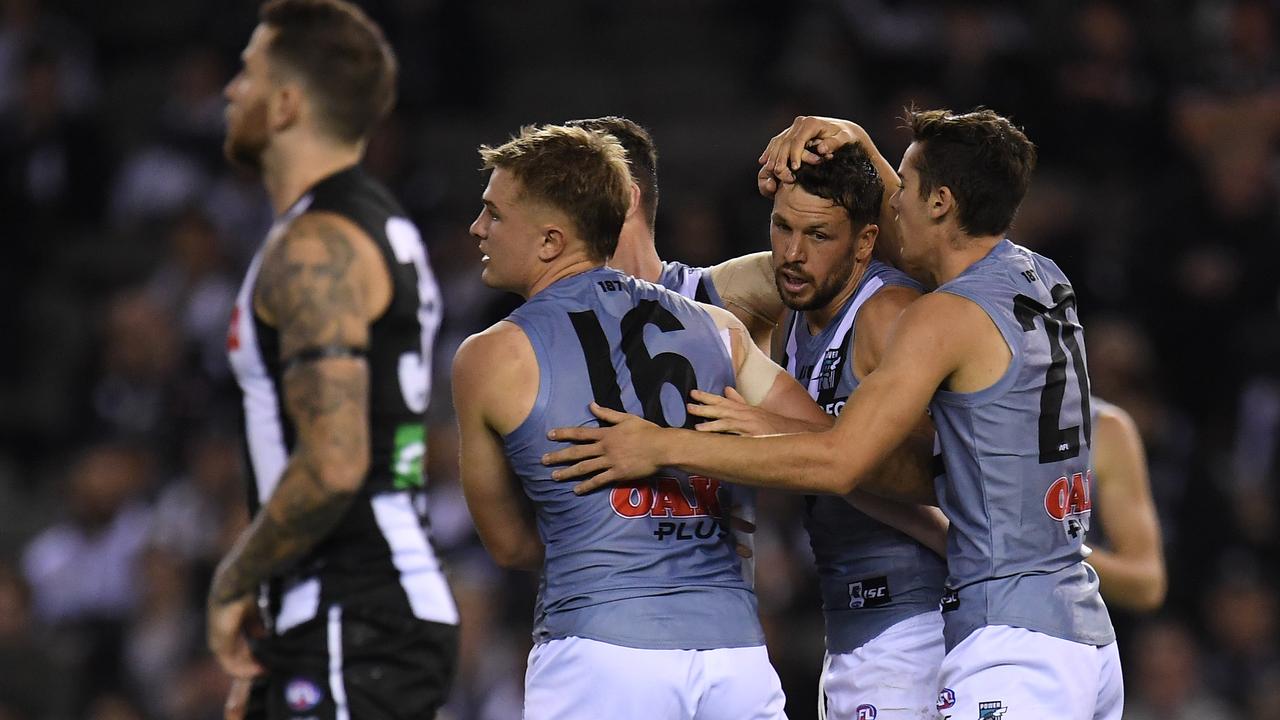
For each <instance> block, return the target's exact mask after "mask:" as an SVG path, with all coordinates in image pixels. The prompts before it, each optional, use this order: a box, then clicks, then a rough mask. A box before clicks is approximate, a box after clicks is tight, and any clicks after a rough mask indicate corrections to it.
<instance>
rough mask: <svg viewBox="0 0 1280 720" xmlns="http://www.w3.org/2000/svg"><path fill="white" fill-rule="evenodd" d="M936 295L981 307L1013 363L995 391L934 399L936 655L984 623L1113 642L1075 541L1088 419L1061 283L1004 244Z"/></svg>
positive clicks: (1080, 537)
mask: <svg viewBox="0 0 1280 720" xmlns="http://www.w3.org/2000/svg"><path fill="white" fill-rule="evenodd" d="M936 292H945V293H951V294H954V295H958V296H960V297H963V298H967V299H968V300H970V301H972V302H974V303H975V304H977V305H978V306H979V307H981V308H982V310H983V311H984V312H986V314H987V315H988V316H989V317H990V318H991V321H992V322H993V323H994V324H995V326H996V328H998V329H999V331H1000V334H1001V336H1002V337H1003V338H1004V341H1005V343H1006V344H1007V345H1008V347H1009V350H1010V352H1011V354H1012V357H1011V358H1010V360H1009V367H1008V368H1007V369H1006V370H1005V373H1004V375H1003V376H1001V378H1000V379H999V380H997V381H996V383H995V384H994V385H992V386H991V387H988V388H986V389H983V390H980V391H978V392H974V393H954V392H947V391H941V390H940V391H938V393H937V394H935V395H934V398H933V402H932V403H931V410H932V413H933V421H934V424H935V425H936V426H937V430H938V440H939V442H940V444H941V447H942V461H943V464H944V466H945V467H946V475H945V477H943V478H941V479H939V480H938V481H937V486H938V500H939V502H940V504H941V506H942V509H943V511H944V512H945V513H946V514H947V517H948V518H950V520H951V533H950V536H949V537H948V544H947V563H948V571H949V577H948V579H947V586H948V593H947V594H946V595H945V596H944V597H943V604H942V611H943V618H944V619H945V621H946V641H947V649H948V650H950V649H951V648H954V647H955V646H956V645H958V644H959V643H960V641H962V640H963V639H964V638H965V637H967V636H968V635H969V633H971V632H973V631H974V630H976V629H978V628H980V627H983V626H986V625H1009V626H1012V627H1018V628H1025V629H1027V630H1034V631H1036V632H1040V633H1044V634H1046V635H1051V636H1053V637H1057V638H1061V639H1064V640H1071V641H1073V642H1079V643H1087V644H1090V645H1106V644H1109V643H1111V642H1112V641H1114V640H1115V633H1114V631H1113V630H1112V627H1111V620H1110V618H1109V617H1108V615H1107V609H1106V607H1105V606H1104V605H1103V603H1102V598H1101V596H1100V595H1099V594H1098V575H1097V573H1096V572H1094V570H1093V568H1091V567H1089V566H1088V565H1086V564H1085V563H1084V562H1083V560H1084V552H1083V550H1082V546H1083V544H1084V535H1085V531H1086V530H1088V528H1089V516H1090V512H1091V507H1092V503H1091V501H1090V487H1089V484H1090V481H1091V480H1092V477H1091V474H1090V455H1089V443H1090V441H1091V436H1090V430H1091V427H1090V425H1091V418H1090V412H1089V376H1088V372H1087V371H1086V367H1085V349H1084V336H1083V332H1082V329H1081V327H1080V321H1079V318H1078V315H1077V313H1076V307H1075V292H1074V291H1073V290H1072V288H1071V283H1070V281H1069V280H1067V278H1066V276H1065V275H1063V273H1062V271H1061V270H1059V269H1058V266H1057V265H1056V264H1054V262H1053V261H1052V260H1049V259H1048V258H1046V257H1043V256H1041V255H1038V254H1036V253H1033V252H1031V251H1030V250H1027V249H1026V248H1023V247H1020V246H1018V245H1015V244H1013V243H1012V242H1010V241H1009V240H1007V239H1006V240H1003V241H1001V242H1000V243H999V244H998V245H996V246H995V247H994V248H993V249H992V250H991V251H990V252H989V253H988V254H987V255H986V256H985V257H983V258H982V259H981V260H979V261H978V262H976V263H974V264H973V265H971V266H970V267H969V268H968V269H966V270H965V271H964V272H963V273H961V274H960V275H959V276H957V277H956V278H954V279H952V280H951V281H949V282H947V283H945V284H943V285H942V286H941V287H939V288H938V289H937V290H936Z"/></svg>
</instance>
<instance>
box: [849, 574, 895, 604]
mask: <svg viewBox="0 0 1280 720" xmlns="http://www.w3.org/2000/svg"><path fill="white" fill-rule="evenodd" d="M889 600H890V598H889V578H887V577H884V576H883V575H882V576H880V577H874V578H866V579H864V580H859V581H858V582H852V583H849V607H850V608H851V609H853V610H859V609H861V608H873V607H880V606H881V605H887V604H889Z"/></svg>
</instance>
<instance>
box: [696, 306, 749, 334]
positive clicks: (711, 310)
mask: <svg viewBox="0 0 1280 720" xmlns="http://www.w3.org/2000/svg"><path fill="white" fill-rule="evenodd" d="M698 307H701V308H702V309H703V310H706V311H707V314H708V315H710V316H711V319H712V320H713V321H714V322H715V324H716V328H717V329H719V330H742V331H745V330H746V326H745V325H743V324H742V321H741V320H739V319H738V316H737V315H734V314H733V313H732V312H730V311H728V310H725V309H724V308H722V307H717V306H715V305H711V304H709V303H704V302H700V303H698Z"/></svg>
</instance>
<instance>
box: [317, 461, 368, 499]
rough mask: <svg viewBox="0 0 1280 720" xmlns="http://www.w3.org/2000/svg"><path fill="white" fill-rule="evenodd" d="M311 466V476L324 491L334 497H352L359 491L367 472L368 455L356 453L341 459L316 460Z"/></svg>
mask: <svg viewBox="0 0 1280 720" xmlns="http://www.w3.org/2000/svg"><path fill="white" fill-rule="evenodd" d="M311 466H312V474H313V475H314V476H315V477H316V478H317V479H318V480H319V482H320V485H321V486H322V487H323V488H324V489H325V490H327V491H329V492H331V493H333V494H335V495H354V494H355V493H357V492H359V491H360V487H361V486H362V485H363V484H364V479H365V476H366V475H367V474H368V472H369V454H368V452H356V453H352V454H351V455H349V456H345V457H341V458H339V457H328V458H318V459H316V460H314V461H313V462H312V463H311Z"/></svg>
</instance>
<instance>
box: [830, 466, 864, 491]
mask: <svg viewBox="0 0 1280 720" xmlns="http://www.w3.org/2000/svg"><path fill="white" fill-rule="evenodd" d="M832 483H833V484H832V487H831V489H830V490H829V492H831V493H833V494H835V495H848V494H849V493H851V492H853V491H854V490H857V489H858V487H859V486H860V485H861V484H862V483H861V482H860V478H859V477H858V476H856V475H851V474H849V473H847V472H842V471H840V470H836V471H835V472H834V473H833V477H832Z"/></svg>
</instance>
